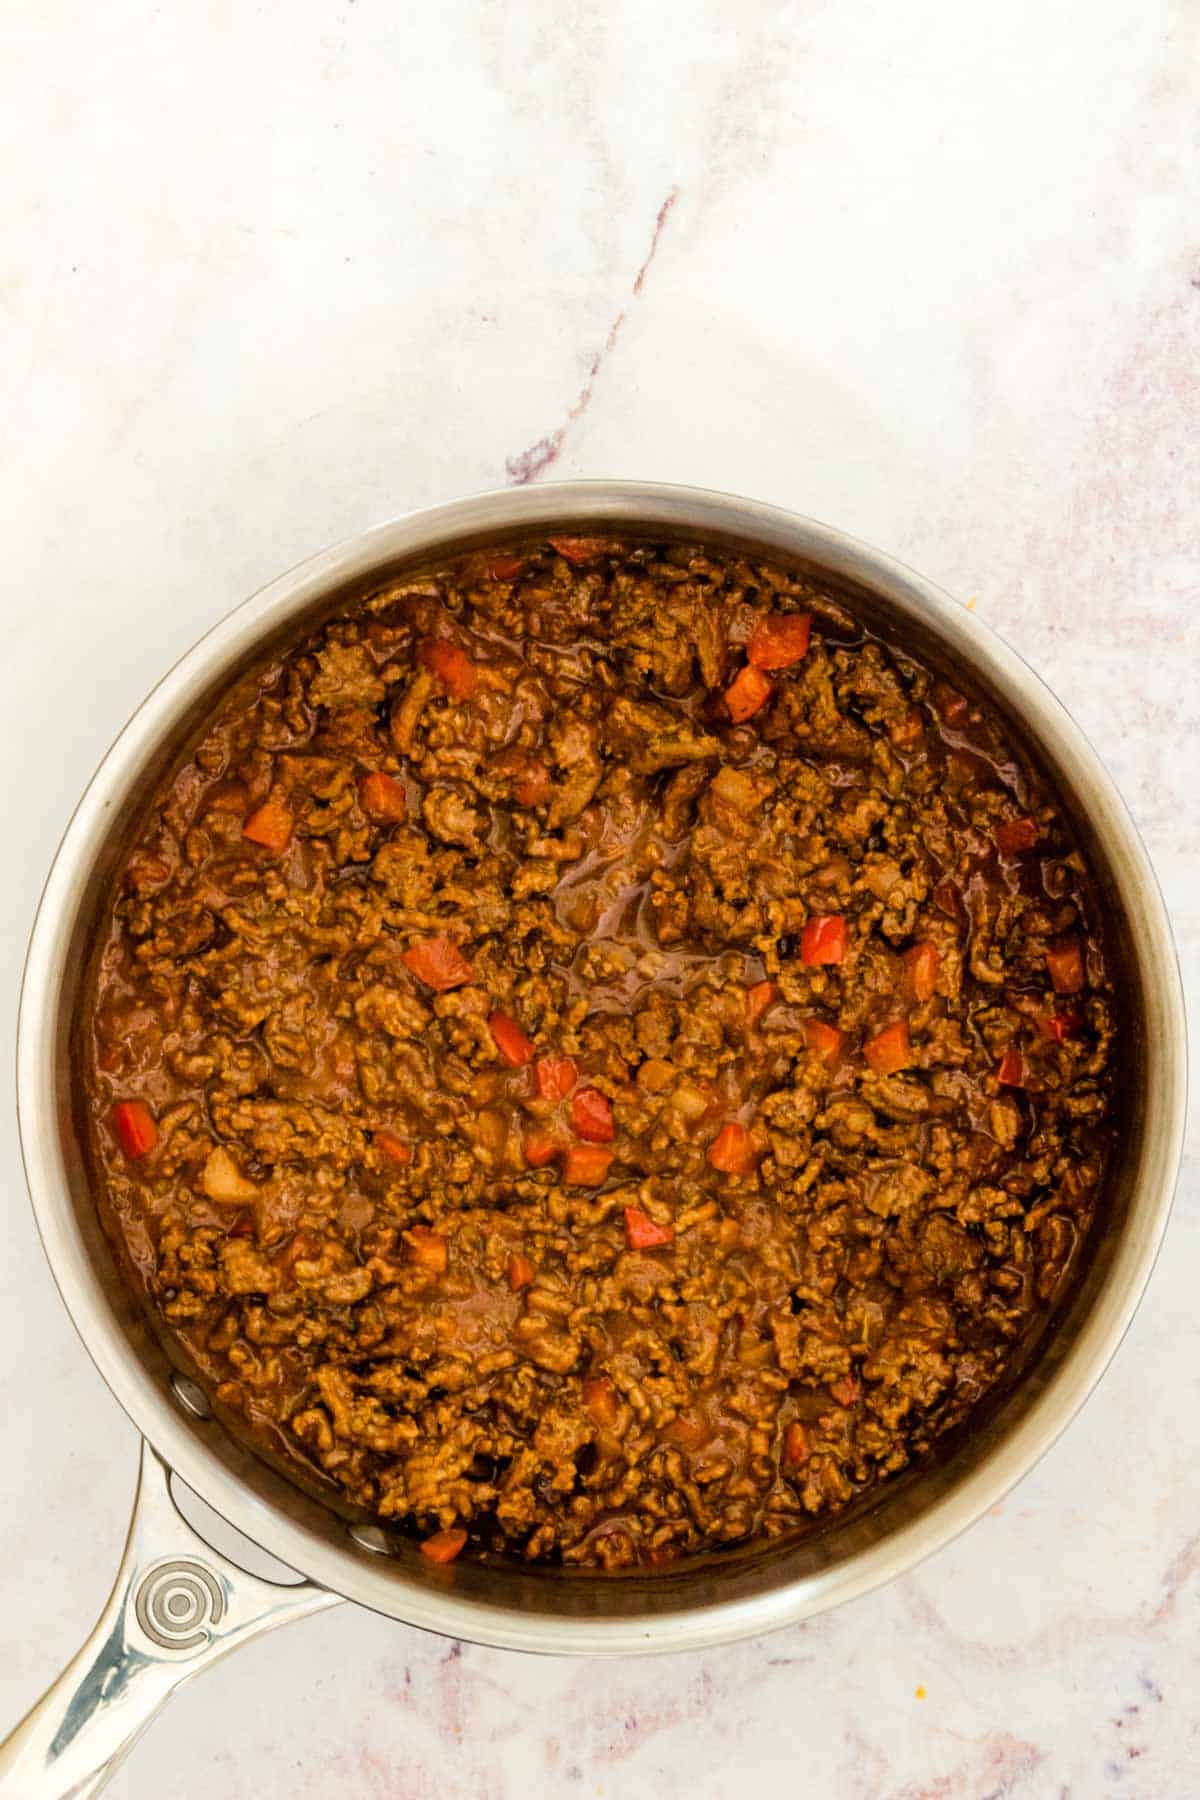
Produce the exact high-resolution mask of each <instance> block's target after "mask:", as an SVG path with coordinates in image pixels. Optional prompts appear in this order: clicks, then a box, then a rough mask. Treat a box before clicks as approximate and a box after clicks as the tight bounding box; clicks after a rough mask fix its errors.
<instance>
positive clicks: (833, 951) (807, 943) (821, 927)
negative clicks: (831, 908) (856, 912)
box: [800, 913, 846, 967]
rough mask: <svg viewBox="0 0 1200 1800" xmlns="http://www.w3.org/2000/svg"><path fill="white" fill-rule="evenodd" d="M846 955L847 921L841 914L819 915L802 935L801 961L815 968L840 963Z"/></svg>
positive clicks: (809, 923) (810, 921)
mask: <svg viewBox="0 0 1200 1800" xmlns="http://www.w3.org/2000/svg"><path fill="white" fill-rule="evenodd" d="M845 954H846V921H845V919H843V918H842V916H841V914H840V913H817V914H815V915H814V917H813V918H811V919H810V920H809V921H808V924H807V925H806V926H805V927H804V930H803V931H802V932H801V933H800V961H801V962H802V963H807V964H808V965H809V966H810V967H813V966H814V965H816V964H819V963H840V962H841V960H842V958H843V957H844V956H845Z"/></svg>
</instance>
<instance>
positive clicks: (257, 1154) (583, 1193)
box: [86, 538, 1112, 1569]
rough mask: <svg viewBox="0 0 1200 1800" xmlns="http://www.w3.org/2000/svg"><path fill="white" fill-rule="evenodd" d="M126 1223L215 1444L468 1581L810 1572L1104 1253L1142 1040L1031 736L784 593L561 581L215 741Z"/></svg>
mask: <svg viewBox="0 0 1200 1800" xmlns="http://www.w3.org/2000/svg"><path fill="white" fill-rule="evenodd" d="M104 929H105V932H106V937H105V940H104V943H103V947H102V951H101V954H100V959H99V963H98V970H97V975H96V980H95V988H94V998H93V1003H92V1007H91V1012H90V1015H89V1020H88V1037H87V1052H86V1053H87V1059H88V1067H87V1070H86V1086H87V1093H88V1097H89V1105H90V1110H91V1116H92V1125H93V1137H94V1152H95V1155H96V1157H97V1160H98V1165H99V1170H100V1174H101V1177H102V1186H103V1188H104V1190H105V1200H106V1206H105V1209H104V1210H105V1212H106V1216H107V1218H108V1221H109V1224H110V1228H111V1229H114V1230H115V1231H116V1232H117V1233H118V1234H119V1237H120V1239H121V1240H122V1242H123V1245H124V1248H125V1250H126V1252H127V1253H128V1254H127V1260H128V1262H129V1264H130V1265H131V1267H132V1269H133V1270H134V1271H135V1272H136V1277H137V1279H138V1281H139V1283H140V1284H141V1286H142V1289H143V1291H144V1297H145V1299H146V1301H147V1303H148V1305H149V1307H150V1308H151V1309H152V1311H153V1312H154V1313H155V1314H156V1315H157V1317H158V1319H159V1321H160V1322H161V1324H162V1325H163V1326H165V1329H166V1331H167V1332H168V1333H169V1334H172V1335H173V1336H174V1337H175V1338H176V1339H177V1340H178V1341H179V1343H180V1345H181V1346H182V1348H183V1349H184V1350H185V1352H186V1354H187V1358H188V1360H189V1361H190V1363H191V1364H192V1365H194V1367H195V1368H196V1369H197V1370H198V1371H199V1375H200V1378H201V1380H202V1381H203V1382H204V1383H205V1384H206V1385H207V1387H208V1389H209V1392H210V1393H211V1394H212V1396H213V1397H214V1399H215V1400H216V1402H217V1403H218V1406H219V1407H222V1408H223V1409H225V1416H226V1417H230V1416H233V1417H234V1418H235V1420H237V1421H240V1423H241V1425H242V1426H243V1428H244V1429H245V1430H246V1431H247V1433H248V1434H249V1435H250V1436H251V1438H252V1439H254V1440H256V1441H258V1442H260V1443H269V1444H270V1445H271V1447H272V1448H273V1449H274V1451H275V1452H276V1453H278V1452H279V1451H281V1450H282V1451H283V1452H284V1453H285V1454H286V1455H287V1456H288V1457H290V1458H292V1459H294V1460H295V1461H296V1462H297V1464H298V1465H301V1464H302V1465H303V1469H304V1472H305V1476H306V1478H307V1479H308V1481H309V1482H310V1484H311V1482H312V1481H313V1480H314V1479H315V1480H316V1481H318V1482H321V1483H325V1484H328V1485H329V1487H330V1489H331V1490H334V1489H335V1490H337V1491H338V1493H339V1494H340V1497H341V1498H342V1499H343V1500H345V1501H347V1502H349V1503H351V1504H352V1505H353V1506H355V1507H358V1508H362V1509H364V1510H365V1511H366V1512H368V1513H370V1514H372V1515H374V1516H377V1517H378V1518H380V1519H382V1520H384V1521H387V1522H389V1523H392V1524H395V1525H397V1526H403V1527H405V1528H407V1529H409V1530H411V1531H412V1532H413V1533H415V1534H416V1535H417V1536H418V1537H419V1538H420V1540H421V1541H422V1545H423V1548H424V1550H425V1552H426V1554H427V1555H428V1556H430V1557H431V1558H433V1559H434V1560H435V1561H450V1560H452V1559H453V1558H454V1557H455V1556H457V1555H459V1554H460V1553H465V1554H467V1555H470V1554H473V1553H474V1554H487V1553H490V1552H503V1553H505V1554H507V1555H510V1556H511V1555H516V1556H519V1557H524V1558H526V1559H529V1560H532V1561H545V1560H551V1561H560V1562H564V1563H567V1564H573V1565H580V1564H582V1565H594V1566H599V1567H603V1568H605V1569H617V1568H625V1567H642V1568H649V1569H653V1568H659V1567H663V1566H666V1565H669V1564H670V1563H671V1562H672V1560H673V1559H675V1558H677V1557H679V1556H680V1555H683V1554H687V1553H691V1552H696V1551H699V1550H711V1549H714V1548H719V1547H721V1546H727V1545H731V1544H734V1543H738V1542H742V1541H745V1540H748V1539H753V1538H756V1537H763V1536H766V1537H774V1536H778V1535H780V1534H783V1533H792V1532H795V1531H796V1530H797V1529H798V1528H799V1527H801V1526H802V1525H803V1524H804V1523H805V1522H806V1521H809V1520H812V1519H815V1518H819V1517H820V1516H822V1515H828V1514H830V1513H832V1512H833V1511H834V1510H836V1509H837V1508H840V1507H843V1506H845V1505H846V1504H847V1503H848V1502H849V1501H850V1500H851V1499H853V1498H854V1497H855V1496H857V1495H859V1494H861V1493H863V1492H864V1491H865V1490H867V1489H868V1488H870V1487H871V1485H872V1484H873V1483H877V1482H879V1481H881V1480H883V1479H884V1478H886V1477H887V1476H889V1475H891V1474H892V1473H893V1472H895V1471H897V1470H900V1469H903V1468H904V1467H905V1465H906V1464H908V1463H909V1462H910V1460H911V1459H913V1458H914V1457H916V1456H918V1455H920V1454H922V1453H924V1452H927V1451H928V1450H929V1449H930V1447H931V1446H932V1445H933V1443H934V1441H935V1440H936V1439H937V1438H938V1436H939V1434H941V1433H943V1432H945V1431H946V1430H947V1428H949V1427H950V1426H952V1425H955V1424H957V1423H958V1422H960V1421H961V1420H963V1419H964V1418H965V1417H966V1415H967V1414H968V1413H969V1412H970V1411H971V1409H972V1408H973V1407H974V1406H975V1405H976V1404H977V1402H978V1401H979V1400H980V1398H981V1396H982V1395H984V1394H985V1393H986V1392H987V1390H988V1389H989V1388H990V1387H992V1386H993V1384H994V1383H995V1382H996V1381H997V1379H998V1377H999V1376H1000V1375H1001V1373H1002V1371H1004V1370H1005V1368H1006V1365H1007V1364H1009V1363H1010V1362H1011V1361H1012V1359H1013V1358H1014V1356H1015V1355H1016V1353H1017V1352H1018V1350H1019V1349H1020V1347H1021V1346H1022V1345H1023V1344H1024V1343H1025V1342H1027V1341H1028V1339H1029V1336H1030V1334H1031V1333H1032V1332H1034V1331H1036V1329H1037V1326H1038V1322H1039V1319H1040V1317H1042V1316H1043V1315H1044V1312H1045V1308H1046V1306H1047V1303H1048V1302H1049V1301H1050V1300H1051V1299H1052V1298H1053V1296H1054V1295H1055V1293H1056V1291H1057V1289H1058V1288H1059V1286H1060V1284H1061V1283H1062V1282H1063V1280H1064V1277H1065V1275H1066V1273H1067V1271H1068V1269H1069V1267H1070V1265H1071V1262H1072V1258H1073V1255H1074V1253H1075V1252H1076V1250H1077V1248H1078V1246H1079V1244H1080V1242H1081V1239H1082V1236H1083V1234H1084V1233H1085V1232H1086V1230H1087V1228H1088V1224H1089V1221H1090V1219H1091V1217H1092V1214H1093V1210H1094V1206H1095V1202H1096V1198H1097V1192H1098V1188H1099V1185H1100V1182H1101V1178H1102V1173H1103V1167H1104V1159H1105V1146H1106V1139H1107V1124H1106V1115H1107V1112H1108V1104H1109V1062H1110V1045H1111V1038H1112V1022H1111V1018H1112V1015H1111V992H1110V987H1109V982H1108V978H1107V976H1106V972H1105V965H1104V960H1103V955H1102V947H1101V944H1100V942H1099V940H1098V938H1097V935H1096V929H1095V916H1094V901H1093V897H1092V894H1091V892H1090V887H1089V876H1088V871H1087V869H1086V867H1085V864H1084V862H1083V860H1082V858H1081V856H1080V854H1079V852H1078V850H1077V849H1076V847H1075V845H1074V842H1073V839H1072V837H1071V834H1070V832H1069V830H1068V829H1067V827H1066V826H1065V824H1064V821H1063V819H1062V817H1061V816H1060V814H1059V812H1058V810H1057V809H1056V803H1055V800H1054V797H1053V795H1052V794H1051V793H1050V792H1049V791H1048V790H1047V789H1046V788H1045V787H1044V786H1043V785H1042V784H1041V782H1040V780H1039V778H1038V777H1037V775H1036V774H1035V772H1034V771H1033V769H1032V768H1031V766H1030V765H1029V763H1028V762H1027V761H1026V760H1025V759H1024V757H1023V756H1022V753H1021V751H1020V748H1019V746H1018V745H1016V744H1014V743H1013V742H1012V741H1010V739H1009V738H1008V736H1006V733H1005V730H1004V728H1003V727H1002V726H1001V723H1000V721H999V720H998V719H997V718H996V717H994V716H992V715H991V714H990V713H989V712H988V711H986V710H983V709H981V708H980V707H979V706H978V705H976V704H974V703H973V702H970V701H969V700H968V699H967V698H965V697H964V696H963V695H962V694H960V693H959V692H957V691H956V690H954V689H953V688H951V687H949V686H947V685H945V684H944V682H941V681H939V680H938V679H937V678H935V676H934V675H933V673H931V672H930V671H929V670H928V669H926V668H925V667H923V666H922V665H921V663H920V662H919V661H917V660H915V659H914V658H913V656H912V655H910V654H907V653H906V652H905V651H904V649H903V647H901V646H898V645H895V644H889V643H884V642H881V641H880V640H879V639H878V638H877V637H876V636H873V635H872V634H871V633H870V632H869V631H867V630H866V629H864V627H863V625H862V623H861V622H860V621H859V620H858V619H856V618H855V616H854V615H853V613H852V612H851V611H848V610H847V609H846V608H845V606H844V605H843V604H841V603H840V602H838V601H836V600H834V599H833V598H831V597H830V596H828V595H826V594H824V593H822V592H821V591H819V590H818V589H817V588H815V587H814V586H812V585H810V584H809V583H807V582H806V581H804V580H802V579H800V578H798V577H795V576H792V575H790V574H787V573H785V572H784V571H782V570H781V569H778V568H773V567H770V566H765V565H762V564H758V563H749V562H745V561H741V560H738V559H737V558H736V557H733V556H727V555H723V554H717V553H715V552H713V551H711V550H709V549H706V548H705V547H703V546H701V545H694V544H693V545H684V546H664V545H653V544H626V545H622V544H618V543H615V542H609V541H607V540H596V539H583V538H556V539H553V540H551V541H550V542H547V543H543V544H540V545H537V546H534V547H531V548H528V549H507V548H505V549H497V550H494V551H490V552H474V553H472V554H471V555H469V556H467V557H465V558H460V559H459V560H458V561H457V562H456V563H454V564H453V565H449V566H446V567H445V568H442V569H440V570H438V571H436V572H434V573H431V574H428V575H422V576H420V577H416V578H407V579H404V580H399V581H396V582H393V583H392V584H391V585H389V586H387V587H386V588H384V589H382V590H381V591H379V592H377V593H375V594H374V595H372V596H369V597H368V598H367V599H366V600H364V601H362V602H360V603H358V604H356V605H355V606H354V607H352V608H349V609H348V610H346V611H345V612H344V614H343V615H342V616H339V617H337V618H335V619H334V620H333V621H332V622H330V623H328V624H326V625H325V626H324V627H322V628H321V629H320V630H318V631H316V632H314V633H313V634H312V635H311V636H309V637H308V638H307V639H306V640H305V641H303V642H299V643H297V644H296V646H295V647H294V648H293V649H291V650H289V651H288V652H287V654H286V655H283V656H282V657H280V658H279V659H278V660H277V661H276V662H274V663H273V664H272V665H271V666H270V667H267V668H264V669H263V670H262V671H261V673H260V674H259V675H258V676H257V677H256V678H255V680H254V681H253V683H252V684H250V685H247V684H245V683H243V685H242V686H241V687H240V688H239V689H238V690H237V691H236V692H235V693H234V694H233V695H231V696H230V697H229V698H227V700H226V701H225V702H224V703H223V704H222V705H220V706H219V707H218V708H217V709H216V710H215V711H214V713H213V716H212V718H211V720H210V722H209V724H208V726H207V729H206V731H205V733H204V735H203V737H202V739H201V741H200V742H199V743H198V745H197V747H196V749H195V750H194V752H193V753H192V755H191V756H190V758H189V760H188V761H187V762H186V763H185V764H184V765H183V767H182V768H180V769H179V771H178V773H177V774H176V775H175V776H174V778H173V779H172V780H171V781H170V782H169V784H168V785H166V786H165V787H164V788H163V790H162V791H161V792H160V793H159V794H158V795H157V797H156V798H155V800H154V802H153V804H152V806H151V807H150V808H149V810H148V811H147V814H146V816H145V820H144V825H143V827H142V829H141V830H140V833H139V835H138V838H137V844H136V848H135V849H134V850H133V851H132V852H131V853H130V854H129V856H128V857H127V859H126V863H125V866H124V868H123V871H122V872H121V874H120V877H119V880H118V882H117V884H116V886H115V889H114V895H113V901H112V906H111V911H110V913H109V916H108V918H107V920H106V923H105V928H104Z"/></svg>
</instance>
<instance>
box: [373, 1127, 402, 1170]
mask: <svg viewBox="0 0 1200 1800" xmlns="http://www.w3.org/2000/svg"><path fill="white" fill-rule="evenodd" d="M371 1142H372V1143H373V1144H374V1146H375V1148H376V1149H377V1150H378V1151H379V1154H380V1155H381V1156H386V1157H387V1159H388V1161H389V1162H393V1163H395V1164H396V1166H397V1167H398V1168H403V1167H404V1166H405V1164H406V1163H410V1162H411V1161H412V1146H411V1144H406V1143H405V1141H404V1139H403V1138H398V1137H396V1135H395V1134H394V1133H393V1132H391V1131H374V1132H372V1133H371Z"/></svg>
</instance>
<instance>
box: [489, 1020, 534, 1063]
mask: <svg viewBox="0 0 1200 1800" xmlns="http://www.w3.org/2000/svg"><path fill="white" fill-rule="evenodd" d="M488 1030H489V1031H490V1032H491V1034H492V1040H493V1042H494V1043H495V1046H496V1048H497V1050H498V1051H499V1052H500V1054H501V1056H502V1057H503V1058H504V1060H505V1062H506V1063H509V1064H510V1065H511V1067H512V1068H514V1069H523V1068H524V1067H525V1064H526V1063H527V1062H530V1061H531V1060H532V1058H533V1049H534V1045H533V1039H532V1038H527V1037H526V1036H525V1033H524V1032H523V1031H522V1030H521V1027H520V1026H519V1025H518V1024H517V1022H516V1020H515V1019H510V1018H509V1016H508V1014H507V1013H502V1012H494V1013H492V1015H491V1017H490V1018H489V1019H488Z"/></svg>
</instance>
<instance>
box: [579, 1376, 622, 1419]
mask: <svg viewBox="0 0 1200 1800" xmlns="http://www.w3.org/2000/svg"><path fill="white" fill-rule="evenodd" d="M580 1388H581V1391H582V1393H583V1404H584V1405H585V1406H586V1407H587V1410H588V1416H589V1418H590V1419H591V1421H592V1423H593V1425H599V1427H600V1429H601V1430H602V1431H609V1430H611V1428H612V1427H613V1426H614V1425H615V1424H616V1422H617V1395H616V1390H615V1388H614V1387H613V1384H612V1382H611V1381H610V1380H609V1378H608V1376H607V1375H585V1376H584V1378H583V1380H582V1382H581V1383H580Z"/></svg>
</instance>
